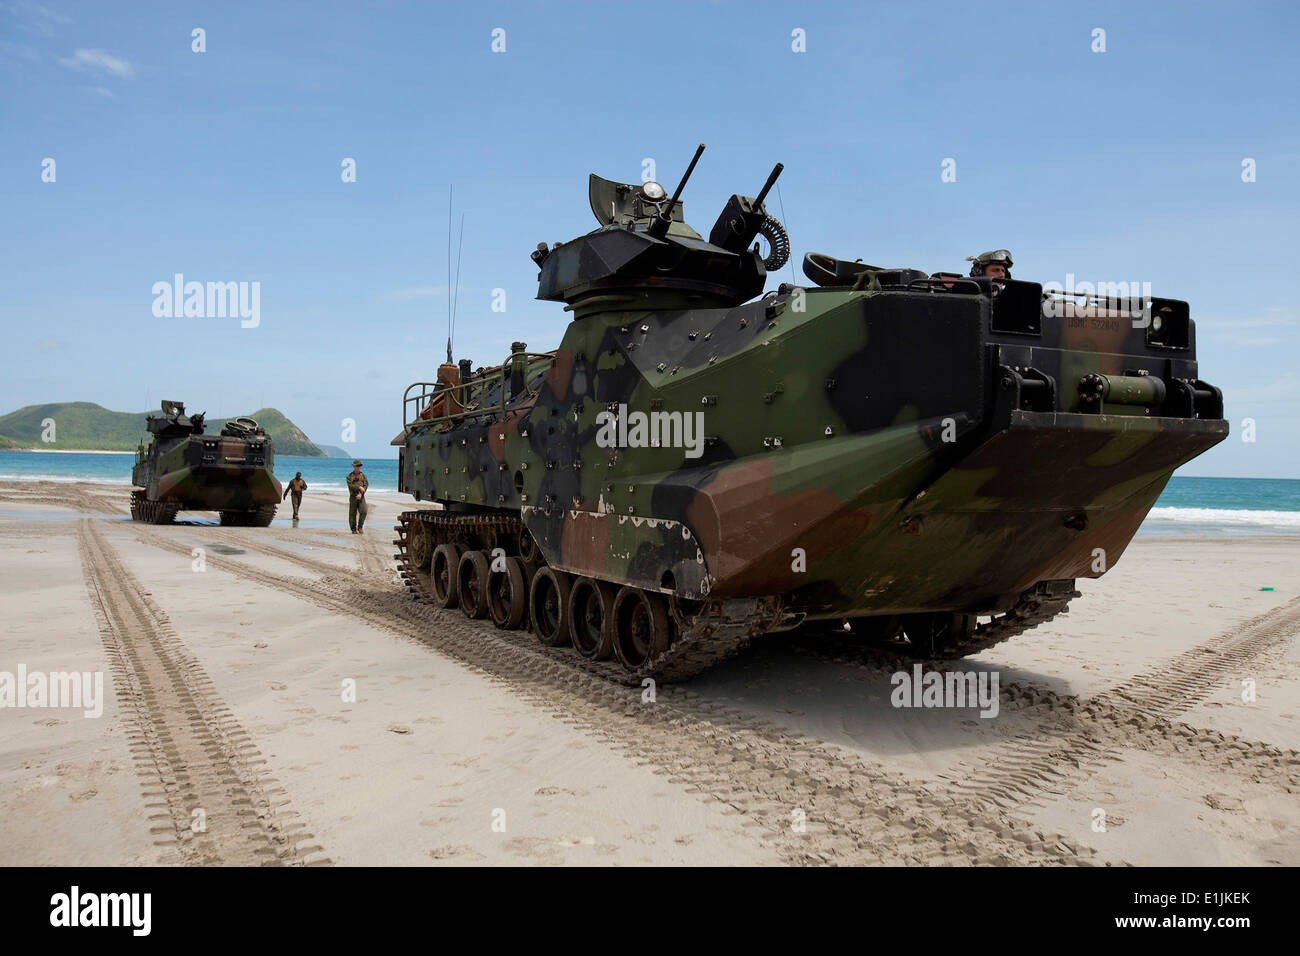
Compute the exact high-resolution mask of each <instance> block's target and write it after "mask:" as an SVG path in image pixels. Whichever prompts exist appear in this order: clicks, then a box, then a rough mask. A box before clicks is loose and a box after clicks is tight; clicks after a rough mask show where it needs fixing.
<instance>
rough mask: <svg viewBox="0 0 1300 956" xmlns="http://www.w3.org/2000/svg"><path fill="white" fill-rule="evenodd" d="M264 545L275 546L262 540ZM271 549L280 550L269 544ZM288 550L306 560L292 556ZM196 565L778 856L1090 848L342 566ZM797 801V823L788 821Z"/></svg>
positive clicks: (960, 858)
mask: <svg viewBox="0 0 1300 956" xmlns="http://www.w3.org/2000/svg"><path fill="white" fill-rule="evenodd" d="M138 531H139V533H138V534H137V537H138V538H139V539H140V540H141V541H144V542H146V543H148V544H151V545H154V546H157V547H161V548H164V549H167V550H171V551H173V552H175V553H178V554H184V555H188V553H189V552H188V548H187V547H186V546H185V545H182V544H178V543H177V542H175V541H172V540H171V539H170V538H169V537H168V536H166V535H165V534H159V533H158V532H157V531H156V530H155V529H147V528H143V527H142V528H140V529H138ZM276 550H278V549H276ZM277 556H280V555H277ZM283 556H284V557H285V558H286V559H287V560H288V561H290V562H294V563H298V564H299V565H303V566H307V567H309V568H310V567H311V565H310V564H309V562H307V561H304V560H303V559H301V558H299V557H298V556H296V555H288V554H285V555H283ZM209 565H210V567H214V568H217V569H224V570H226V571H228V572H230V573H233V574H235V575H237V576H239V577H243V578H245V579H248V580H252V581H256V582H258V583H261V584H263V585H266V586H269V587H274V588H277V589H279V590H281V591H284V592H286V593H289V594H293V595H296V596H298V597H299V598H301V599H303V600H306V601H309V602H311V603H313V604H315V605H317V606H319V607H322V608H325V609H327V610H329V611H333V612H336V613H344V614H347V615H349V616H350V617H353V618H356V619H359V620H362V621H364V622H366V623H368V624H370V625H372V626H374V627H377V628H380V629H383V630H386V631H389V632H392V633H395V634H398V635H400V636H403V637H405V638H407V639H410V640H413V641H417V642H419V643H421V644H424V645H426V646H428V647H431V648H433V649H435V650H437V651H439V652H442V653H444V654H446V655H447V656H449V657H451V658H453V659H455V660H458V661H459V662H461V663H462V664H464V665H466V666H467V667H469V668H470V669H471V670H472V671H474V672H476V673H480V674H482V675H484V676H485V677H487V678H488V679H490V680H493V681H495V682H498V683H501V684H504V685H506V686H508V687H509V688H510V690H511V691H512V693H513V694H515V695H516V696H519V697H522V698H523V699H525V700H527V701H529V702H531V703H533V704H534V705H536V706H538V707H539V708H540V709H542V710H543V711H547V712H550V713H552V714H554V715H555V716H556V717H557V718H559V719H561V720H564V721H566V722H568V723H571V724H573V725H575V726H577V727H580V728H581V729H583V730H584V731H585V732H587V733H589V734H592V735H593V736H596V737H597V738H599V739H602V740H604V741H606V742H607V743H608V744H609V745H611V746H613V747H615V748H617V749H620V750H622V751H623V752H624V753H626V754H628V756H630V757H631V758H632V759H633V760H634V761H636V762H639V763H644V764H647V765H649V766H651V767H653V768H654V770H655V772H656V773H660V774H663V775H666V776H667V777H668V778H669V779H670V780H671V781H673V782H675V783H678V784H680V785H683V786H685V787H686V788H687V790H688V791H693V792H696V793H698V794H699V795H700V796H701V797H702V798H704V799H713V800H717V801H720V802H722V803H723V804H725V805H727V806H729V807H731V808H732V809H734V810H736V811H737V812H739V813H741V814H743V815H744V816H746V817H747V818H748V819H747V822H748V823H752V824H753V825H754V827H755V831H756V833H757V834H760V835H761V839H762V840H763V841H764V842H765V843H766V844H767V845H768V846H770V847H772V848H773V849H774V850H775V851H776V852H778V853H780V854H781V855H782V857H783V858H784V859H786V860H787V861H788V862H791V863H835V864H857V863H895V864H903V863H956V864H971V863H978V864H985V863H987V864H1007V863H1053V864H1061V863H1067V864H1068V863H1080V862H1087V861H1088V860H1089V858H1090V857H1091V856H1092V855H1093V851H1092V850H1091V849H1089V848H1086V847H1080V846H1078V845H1077V844H1074V843H1072V842H1071V841H1069V840H1066V839H1064V838H1062V837H1059V836H1056V835H1049V834H1043V833H1036V832H1031V831H1030V830H1029V827H1028V824H1026V823H1025V822H1023V821H1019V820H1016V819H1013V818H1011V817H1010V816H1009V815H1007V814H1005V813H1003V812H1002V811H1001V810H1000V809H999V808H996V807H994V808H991V809H988V810H981V811H979V812H976V811H975V810H973V809H972V808H971V807H970V806H969V805H963V804H961V803H959V802H958V801H955V800H953V799H952V798H950V797H949V796H947V795H946V794H944V793H941V792H936V791H935V790H934V789H932V788H930V787H928V786H925V785H923V784H918V783H916V782H914V781H911V780H908V779H906V778H904V777H902V776H901V775H898V774H895V773H891V772H889V771H886V770H885V769H884V768H882V767H880V766H879V765H876V764H872V763H869V762H866V761H864V760H862V759H860V758H859V757H857V756H855V755H853V754H850V753H848V752H846V751H843V750H841V749H839V748H834V747H831V746H828V745H825V744H823V743H820V742H818V741H814V740H811V739H809V738H806V737H804V736H802V735H800V734H797V733H794V732H792V731H790V730H787V729H785V728H781V727H778V726H776V725H775V724H772V723H770V722H768V721H765V720H762V719H760V718H758V717H755V716H754V715H750V714H746V713H744V712H742V711H740V710H738V709H735V708H729V707H725V706H722V705H720V704H717V703H714V702H710V701H707V700H704V699H702V698H701V697H700V696H699V695H698V694H696V693H694V692H692V691H690V690H689V689H687V688H684V687H675V686H671V685H670V686H661V687H659V688H657V698H656V701H655V702H654V703H643V702H642V691H641V689H640V688H628V687H625V686H623V685H622V684H620V683H617V682H612V681H609V680H607V679H604V678H602V677H599V676H597V675H595V674H592V673H589V672H587V671H584V670H581V669H578V668H575V667H573V666H572V665H571V663H569V662H567V661H563V660H561V659H559V658H558V657H556V656H553V655H551V654H548V653H544V652H546V651H547V650H548V649H547V648H543V647H542V646H541V645H540V644H538V643H537V642H536V640H535V639H534V638H533V637H532V635H531V634H528V633H526V632H518V631H499V630H496V629H495V628H493V627H491V626H490V625H484V624H481V623H478V622H470V621H467V620H466V619H465V618H463V617H462V616H461V615H460V614H459V613H457V612H446V611H442V610H440V609H437V608H434V607H431V606H429V605H426V604H421V603H418V602H414V601H412V600H410V598H409V597H407V596H406V594H405V593H401V592H396V591H388V590H384V589H383V583H382V581H378V580H375V579H374V578H373V577H372V578H371V579H370V580H369V581H368V582H367V585H358V584H357V582H356V581H355V580H354V579H351V578H349V577H348V575H347V572H346V570H341V569H337V568H336V569H335V573H334V574H333V575H332V576H329V577H326V578H325V579H323V580H311V579H306V580H304V579H303V578H301V577H296V576H289V575H282V574H275V573H269V572H266V571H264V570H262V569H260V568H254V567H252V566H249V565H247V564H244V563H242V562H240V561H237V560H233V559H231V558H229V557H225V556H217V557H213V558H211V559H210V561H209ZM796 810H801V811H802V812H803V813H804V814H805V815H806V819H807V829H806V832H804V833H796V832H794V830H793V828H792V822H793V815H794V812H795V811H796Z"/></svg>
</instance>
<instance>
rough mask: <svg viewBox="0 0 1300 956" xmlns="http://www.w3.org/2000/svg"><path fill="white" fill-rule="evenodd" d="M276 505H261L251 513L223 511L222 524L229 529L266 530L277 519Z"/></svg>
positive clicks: (221, 513)
mask: <svg viewBox="0 0 1300 956" xmlns="http://www.w3.org/2000/svg"><path fill="white" fill-rule="evenodd" d="M276 507H277V506H276V505H261V506H259V507H257V508H254V509H253V510H251V511H221V512H218V513H219V514H220V515H221V523H222V524H223V525H226V526H227V527H237V528H265V527H268V526H269V525H270V524H271V521H272V520H273V519H274V518H275V510H276Z"/></svg>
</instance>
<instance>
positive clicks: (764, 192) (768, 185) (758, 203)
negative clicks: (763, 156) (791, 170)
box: [754, 163, 785, 206]
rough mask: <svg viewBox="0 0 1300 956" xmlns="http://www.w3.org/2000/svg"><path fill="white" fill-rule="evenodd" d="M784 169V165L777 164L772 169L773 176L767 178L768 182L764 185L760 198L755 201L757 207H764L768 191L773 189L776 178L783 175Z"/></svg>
mask: <svg viewBox="0 0 1300 956" xmlns="http://www.w3.org/2000/svg"><path fill="white" fill-rule="evenodd" d="M783 169H785V164H784V163H777V164H776V165H775V166H774V167H772V175H770V176H768V177H767V182H765V183H763V188H762V190H760V192H759V194H758V197H757V198H756V199H755V200H754V205H755V206H761V205H763V200H764V199H766V198H767V191H768V190H769V189H771V188H772V184H773V183H775V182H776V177H778V176H780V175H781V170H783Z"/></svg>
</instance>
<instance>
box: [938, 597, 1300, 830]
mask: <svg viewBox="0 0 1300 956" xmlns="http://www.w3.org/2000/svg"><path fill="white" fill-rule="evenodd" d="M1298 629H1300V598H1294V599H1292V600H1291V601H1290V602H1289V603H1287V604H1284V605H1283V606H1282V607H1280V608H1275V609H1274V610H1272V611H1270V612H1268V613H1266V614H1261V615H1259V616H1257V617H1255V618H1252V619H1250V620H1248V621H1245V622H1244V623H1242V624H1239V625H1236V626H1235V627H1233V628H1231V629H1230V630H1228V631H1227V632H1225V633H1224V634H1221V635H1219V636H1217V637H1215V638H1213V639H1211V640H1210V641H1207V642H1205V643H1202V644H1199V645H1197V646H1196V647H1193V648H1191V649H1189V650H1187V651H1184V652H1183V653H1182V654H1179V655H1178V656H1177V657H1174V658H1172V659H1171V660H1169V661H1168V662H1166V663H1164V664H1161V665H1159V666H1157V667H1156V668H1154V669H1153V670H1151V671H1149V672H1147V673H1145V674H1141V675H1138V676H1136V677H1132V678H1130V679H1128V680H1126V681H1124V682H1123V683H1121V684H1119V685H1118V686H1116V687H1115V688H1113V689H1112V690H1109V691H1106V692H1105V693H1102V694H1098V695H1097V696H1095V697H1093V698H1090V699H1086V700H1080V699H1079V698H1077V697H1067V696H1063V695H1059V694H1054V693H1052V692H1050V691H1031V692H1030V695H1029V697H1028V701H1029V702H1030V704H1031V705H1041V706H1044V707H1045V708H1046V710H1047V713H1048V714H1049V715H1050V716H1051V718H1052V719H1053V720H1054V723H1055V726H1049V727H1047V728H1042V727H1040V728H1037V729H1035V731H1034V732H1033V733H1032V735H1031V734H1022V735H1019V736H1017V737H1015V738H1013V739H1011V740H1010V741H1008V742H1007V743H1005V744H1003V745H1001V746H1000V747H998V748H996V750H995V751H994V752H993V753H991V754H986V755H984V756H982V757H981V758H980V759H979V760H978V761H971V762H968V763H966V764H964V765H961V766H959V767H957V768H956V769H954V770H952V771H950V772H948V773H946V774H944V775H942V776H944V777H945V778H946V779H949V780H950V781H951V783H952V785H953V787H954V788H955V789H956V791H957V792H958V793H960V794H961V795H962V796H963V798H964V799H965V800H967V801H969V802H970V803H971V804H972V805H974V806H977V807H979V806H987V805H989V804H996V805H998V806H1002V807H1007V806H1012V805H1015V804H1018V803H1022V802H1025V801H1026V800H1027V799H1032V798H1033V797H1036V796H1038V795H1039V794H1042V793H1049V794H1053V795H1058V796H1059V795H1062V794H1065V793H1068V792H1070V791H1071V790H1073V789H1075V788H1076V786H1077V783H1076V781H1077V779H1078V778H1079V777H1081V776H1082V777H1088V776H1091V775H1092V774H1093V773H1095V772H1096V770H1097V769H1098V768H1100V766H1101V765H1102V764H1103V763H1104V762H1107V761H1111V760H1116V759H1119V751H1121V750H1124V749H1134V750H1153V751H1156V752H1163V753H1166V754H1171V755H1178V756H1183V757H1193V756H1196V757H1199V758H1200V759H1202V760H1206V761H1213V762H1215V763H1216V764H1221V765H1226V766H1227V767H1229V768H1230V769H1233V770H1237V771H1240V772H1242V774H1243V776H1245V777H1246V778H1247V779H1249V780H1251V781H1252V782H1254V783H1257V784H1260V785H1264V786H1270V787H1273V788H1275V789H1277V790H1280V791H1281V792H1283V793H1295V792H1297V790H1298V789H1300V753H1297V752H1296V751H1294V750H1286V749H1283V748H1280V747H1276V746H1274V745H1272V744H1267V743H1264V742H1261V741H1251V740H1244V739H1242V738H1239V737H1234V736H1232V735H1230V734H1222V733H1219V732H1217V731H1211V730H1204V729H1198V728H1195V727H1191V726H1189V725H1187V724H1182V723H1178V722H1176V721H1175V720H1174V718H1175V717H1177V716H1178V715H1179V714H1182V713H1185V712H1186V711H1187V710H1189V709H1191V707H1193V706H1194V705H1195V704H1197V703H1198V702H1200V701H1201V700H1203V699H1204V698H1205V697H1206V696H1207V695H1208V694H1209V693H1210V692H1211V691H1213V690H1214V689H1215V688H1216V687H1219V686H1221V685H1222V683H1223V681H1224V680H1225V679H1226V678H1227V677H1228V676H1229V675H1231V674H1233V673H1234V672H1235V673H1240V670H1241V669H1242V668H1244V667H1246V666H1248V664H1249V663H1250V661H1252V660H1253V659H1254V658H1256V657H1257V656H1259V655H1260V654H1261V653H1264V652H1265V651H1268V650H1270V649H1271V648H1273V647H1274V646H1276V645H1278V644H1280V643H1282V642H1284V641H1286V640H1288V639H1289V638H1290V637H1292V636H1293V635H1294V634H1295V633H1296V632H1297V630H1298ZM1044 729H1046V731H1047V732H1046V733H1044V732H1043V731H1044Z"/></svg>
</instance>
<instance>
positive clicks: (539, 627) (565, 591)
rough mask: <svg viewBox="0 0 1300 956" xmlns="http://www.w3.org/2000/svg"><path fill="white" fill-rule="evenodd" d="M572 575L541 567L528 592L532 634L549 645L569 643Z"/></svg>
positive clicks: (556, 645) (558, 645)
mask: <svg viewBox="0 0 1300 956" xmlns="http://www.w3.org/2000/svg"><path fill="white" fill-rule="evenodd" d="M570 587H571V584H570V578H569V576H568V575H567V574H565V573H564V572H563V571H556V570H555V569H554V568H550V567H544V568H538V569H537V573H536V574H535V575H533V586H532V589H531V590H530V591H529V595H528V612H529V616H530V617H531V618H532V621H533V633H534V634H536V635H537V639H538V640H539V641H541V642H542V643H543V644H545V645H546V646H547V647H563V646H564V645H565V644H568V643H569V590H570Z"/></svg>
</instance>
